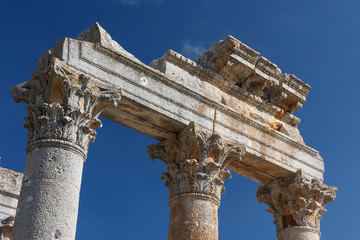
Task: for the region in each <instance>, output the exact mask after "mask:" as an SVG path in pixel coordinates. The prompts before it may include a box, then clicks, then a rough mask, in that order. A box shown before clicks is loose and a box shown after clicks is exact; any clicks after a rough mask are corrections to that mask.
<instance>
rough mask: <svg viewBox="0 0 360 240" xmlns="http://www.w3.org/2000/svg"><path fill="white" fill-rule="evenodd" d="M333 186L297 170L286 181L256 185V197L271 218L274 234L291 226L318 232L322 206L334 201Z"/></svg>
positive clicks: (322, 211)
mask: <svg viewBox="0 0 360 240" xmlns="http://www.w3.org/2000/svg"><path fill="white" fill-rule="evenodd" d="M336 192H337V188H336V187H330V186H327V185H325V184H323V183H322V182H321V181H320V180H318V179H309V178H307V177H305V176H304V174H303V173H302V171H301V170H298V171H297V172H296V173H295V174H293V175H292V176H289V177H288V178H286V179H278V180H275V181H274V182H272V183H270V184H267V185H264V186H259V187H258V189H257V192H256V195H255V196H256V198H257V200H258V202H259V203H266V204H267V205H269V207H270V209H269V210H268V212H270V213H272V214H273V215H274V218H275V221H274V223H275V224H276V229H277V232H279V231H281V230H283V229H285V228H288V227H294V226H303V227H310V228H314V229H316V230H319V229H320V219H321V216H322V214H323V213H325V212H326V209H325V205H326V204H327V203H328V202H332V201H333V200H334V199H335V196H336Z"/></svg>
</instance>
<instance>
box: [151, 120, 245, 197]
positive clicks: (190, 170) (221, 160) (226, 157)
mask: <svg viewBox="0 0 360 240" xmlns="http://www.w3.org/2000/svg"><path fill="white" fill-rule="evenodd" d="M148 153H149V156H150V158H151V159H155V158H156V159H160V160H161V161H163V162H165V163H166V164H167V166H166V170H167V171H168V172H166V173H163V174H162V176H161V178H162V179H165V180H166V183H165V185H166V186H167V187H169V190H170V199H171V198H172V197H176V196H178V195H181V194H198V195H201V196H203V197H207V198H211V199H212V200H214V201H216V202H217V203H219V201H220V195H221V193H224V190H225V188H224V187H223V184H224V180H225V179H227V178H230V177H231V174H230V172H229V171H228V170H225V168H226V166H227V165H228V164H229V163H230V162H232V161H240V160H241V159H242V157H243V155H244V154H245V149H244V147H243V146H240V145H236V144H233V143H230V142H227V141H224V140H222V139H221V137H220V136H219V135H216V134H215V135H212V134H209V133H207V132H205V131H203V130H202V129H201V128H200V127H199V126H197V125H196V124H194V123H191V124H190V125H188V126H187V127H186V128H185V129H184V130H183V131H182V132H180V133H179V134H178V136H177V138H176V139H167V140H163V141H161V142H159V143H156V144H153V145H150V146H148Z"/></svg>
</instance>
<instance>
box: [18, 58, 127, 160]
mask: <svg viewBox="0 0 360 240" xmlns="http://www.w3.org/2000/svg"><path fill="white" fill-rule="evenodd" d="M11 93H12V96H13V98H14V100H15V101H16V102H25V103H27V104H28V106H27V107H26V110H27V112H28V114H29V116H28V117H25V122H26V123H25V125H24V127H25V128H27V129H28V132H29V133H28V146H30V145H32V144H34V143H38V142H50V141H52V142H57V143H65V144H70V145H74V146H76V147H78V148H80V149H81V150H82V151H83V152H84V154H86V152H87V148H88V144H89V143H90V142H94V140H95V135H96V131H95V128H97V127H101V126H102V125H101V121H100V120H99V119H98V117H99V115H100V113H101V112H102V111H103V110H104V109H105V108H106V107H108V106H116V105H117V102H118V101H120V99H121V89H117V88H115V87H114V86H110V85H106V84H104V83H101V82H98V81H95V80H94V79H91V78H90V77H88V76H86V75H84V74H78V73H77V72H76V71H75V70H74V69H72V68H70V67H69V66H67V65H65V64H64V63H62V62H61V61H60V60H59V59H56V58H52V59H51V62H50V63H49V64H48V65H47V66H46V67H43V68H42V69H41V70H40V71H38V72H34V73H32V74H31V80H29V81H28V82H25V83H21V84H19V85H16V86H13V87H12V89H11Z"/></svg>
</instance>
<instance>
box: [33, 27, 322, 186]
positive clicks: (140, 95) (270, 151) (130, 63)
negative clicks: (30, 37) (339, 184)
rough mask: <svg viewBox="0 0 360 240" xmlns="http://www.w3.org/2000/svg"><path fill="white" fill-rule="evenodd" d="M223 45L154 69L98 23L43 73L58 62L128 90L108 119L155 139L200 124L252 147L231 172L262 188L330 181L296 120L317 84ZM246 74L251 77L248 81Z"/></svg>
mask: <svg viewBox="0 0 360 240" xmlns="http://www.w3.org/2000/svg"><path fill="white" fill-rule="evenodd" d="M215 45H216V46H217V47H214V48H210V49H209V51H208V52H207V53H204V55H203V56H202V57H200V58H199V60H198V63H195V62H193V61H191V60H190V59H187V58H185V57H183V56H181V55H180V54H178V53H175V52H174V51H171V50H170V51H168V52H167V53H166V54H165V55H164V56H163V57H162V58H160V59H159V60H156V61H154V62H153V63H151V64H150V66H147V65H145V64H143V63H141V62H139V61H138V60H136V59H134V57H133V56H130V55H128V54H127V53H124V51H123V49H122V48H119V47H118V45H117V44H115V42H114V40H112V39H111V37H110V35H109V34H108V33H106V31H105V30H103V29H102V28H101V27H100V26H99V25H98V24H95V25H94V26H93V27H92V28H91V29H90V30H88V31H87V32H86V33H84V34H81V36H80V37H79V38H78V39H77V40H75V39H70V38H65V39H63V40H61V41H59V42H58V43H57V44H56V46H54V47H53V48H52V49H51V50H50V51H49V52H48V53H46V54H45V55H44V56H43V57H41V59H40V60H39V62H38V68H39V69H42V66H46V65H47V63H48V62H49V61H50V59H53V58H58V59H59V60H60V61H61V62H62V63H63V64H65V65H66V66H68V67H71V68H74V69H76V70H77V71H78V72H79V73H83V74H85V75H90V76H91V77H92V78H94V79H95V80H97V81H99V82H102V83H106V84H111V85H114V86H116V87H118V88H122V89H123V95H122V96H123V97H122V101H121V102H120V103H119V104H118V106H117V107H116V108H115V107H110V108H107V109H105V110H104V111H103V113H102V115H103V116H104V117H106V118H108V119H110V120H112V121H115V122H117V123H120V124H123V125H124V126H126V127H129V128H132V129H134V130H136V131H139V132H141V133H144V134H146V135H148V136H150V137H153V138H156V139H159V140H163V139H167V138H172V137H174V136H175V135H176V134H177V133H178V132H180V131H181V130H182V129H184V128H185V126H187V125H188V124H189V123H190V122H195V123H196V124H198V125H199V126H200V127H201V128H203V129H204V130H206V131H208V132H214V133H217V134H220V135H221V136H222V138H224V139H226V140H229V141H232V142H235V143H238V144H241V145H244V146H245V147H246V154H245V156H244V158H243V161H241V163H239V162H233V163H232V164H229V165H228V168H229V169H231V170H234V171H235V172H236V173H239V174H242V175H244V176H246V177H249V178H251V179H253V180H255V181H258V182H260V183H268V182H271V181H273V180H274V179H276V178H279V177H285V176H288V175H289V174H291V173H294V172H296V170H297V169H302V170H303V172H304V173H305V174H306V175H308V176H311V177H316V178H319V179H322V178H323V171H324V163H323V160H322V158H321V156H320V155H319V153H318V152H317V151H316V150H314V149H312V148H310V147H308V146H306V145H305V143H304V141H303V139H302V137H301V134H300V132H299V130H298V128H297V125H298V123H299V122H300V120H299V119H298V118H296V117H295V116H294V115H293V114H292V111H293V110H294V109H296V108H297V107H298V106H300V105H299V104H303V102H304V101H305V97H306V95H307V92H308V90H309V86H308V85H306V84H304V83H303V82H302V81H300V80H298V79H297V78H295V77H294V76H292V75H287V74H281V72H280V70H279V69H278V67H276V65H274V64H272V63H271V62H270V61H268V60H266V59H265V58H262V57H259V56H258V53H256V52H255V51H254V50H252V49H250V48H249V47H247V46H245V45H244V44H242V43H240V42H239V41H238V40H236V39H234V38H232V37H229V38H228V39H226V40H225V41H223V43H219V44H215ZM217 59H222V60H221V61H220V62H219V61H217ZM245 68H248V70H246V69H245ZM244 69H245V70H244ZM240 72H241V73H242V74H243V75H244V74H245V75H246V76H247V74H250V75H249V76H248V77H246V79H247V80H246V79H245V77H244V76H245V75H244V76H240V75H241V74H240ZM226 73H227V74H226Z"/></svg>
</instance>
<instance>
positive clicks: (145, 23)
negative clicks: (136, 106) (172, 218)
mask: <svg viewBox="0 0 360 240" xmlns="http://www.w3.org/2000/svg"><path fill="white" fill-rule="evenodd" d="M359 11H360V2H359V1H355V0H353V1H350V0H349V1H347V0H344V1H333V0H328V1H325V0H318V1H310V0H304V1H289V0H288V1H285V0H284V1H280V0H279V1H266V0H257V1H255V0H254V1H239V0H231V1H230V0H229V1H219V0H218V1H215V0H208V1H201V0H197V1H189V0H182V1H174V0H103V1H100V0H87V1H49V0H47V1H15V0H13V1H5V2H3V3H2V4H1V7H0V20H1V22H2V26H1V31H2V34H1V38H0V43H1V46H2V47H1V50H0V53H1V58H0V66H1V69H2V71H1V73H2V76H1V88H0V91H1V94H0V98H1V101H0V102H1V109H2V116H3V117H2V118H1V120H0V124H1V126H2V131H1V140H0V141H1V142H0V143H1V144H0V156H1V160H0V166H1V167H6V168H11V169H13V170H15V171H23V168H24V164H25V159H26V154H25V146H26V138H27V132H26V130H25V129H24V128H22V126H23V125H24V122H23V117H25V116H26V112H25V110H24V107H25V104H22V103H21V104H16V103H15V102H14V101H13V100H12V97H11V95H10V87H11V86H12V85H15V84H18V83H21V82H24V81H27V80H29V79H30V73H31V72H32V71H35V69H36V61H37V59H38V58H39V57H40V56H41V55H42V54H43V53H44V52H46V51H47V50H48V49H50V48H51V47H52V46H53V45H55V43H56V42H57V41H58V40H60V39H61V38H63V37H72V38H76V37H77V35H78V34H79V33H81V32H82V31H83V30H86V29H88V28H89V27H90V26H91V25H92V24H93V23H94V22H95V21H97V22H99V23H100V25H101V26H102V27H103V28H104V29H106V30H107V31H108V32H109V33H110V34H111V36H112V38H113V39H114V40H116V41H117V42H119V44H120V45H121V46H122V47H124V48H125V49H126V50H127V51H129V52H130V53H132V54H133V55H135V56H136V57H137V58H138V59H140V60H141V61H143V62H144V63H147V64H148V63H150V61H151V60H153V59H156V58H159V57H161V56H162V55H163V54H164V53H165V52H166V51H167V50H168V49H173V50H174V51H177V52H179V53H182V54H183V55H185V56H187V57H190V58H192V59H195V58H196V57H197V56H198V55H199V54H200V53H201V52H202V51H204V50H205V49H207V48H208V47H210V46H211V45H212V44H213V43H215V42H216V41H218V40H219V39H225V38H226V37H227V36H228V35H232V36H234V37H235V38H237V39H239V40H240V41H242V42H244V43H245V44H247V45H248V46H250V47H251V48H253V49H255V50H257V51H259V52H260V53H261V54H262V56H264V57H266V58H268V59H269V60H271V61H272V62H274V63H275V64H277V65H278V66H279V67H280V68H281V69H282V71H283V72H287V73H293V74H295V75H296V76H297V77H299V78H300V79H302V80H303V81H304V82H306V83H308V84H309V85H310V86H311V87H312V89H311V90H310V93H309V95H308V98H307V103H306V104H304V108H303V109H301V110H299V111H296V112H295V115H296V116H297V117H300V118H301V120H302V122H301V123H300V125H299V129H300V131H301V133H302V136H303V138H304V140H305V142H306V143H307V145H309V146H311V147H313V148H315V149H317V150H319V151H320V154H321V156H322V157H323V158H324V161H325V175H324V176H325V184H328V185H332V186H337V187H339V192H338V194H337V198H336V200H335V202H333V203H329V204H328V205H327V209H328V213H325V214H324V215H323V219H322V221H321V232H322V235H323V237H322V239H326V240H338V239H347V240H356V239H358V237H357V236H356V235H358V232H357V229H358V216H359V214H360V211H359V208H358V206H357V201H358V199H360V193H359V191H358V190H357V189H358V188H359V186H358V185H357V184H358V183H359V182H360V177H359V171H360V163H359V162H360V157H359V151H358V150H359V147H360V140H359V135H360V124H359V123H357V119H359V118H360V107H359V106H358V104H359V103H360V100H359V96H360V93H359V89H360V79H359V77H358V73H357V69H359V67H360V61H359V56H360V32H359V29H360V26H359V25H360V14H359ZM102 121H103V125H104V127H103V128H102V129H98V131H97V132H98V135H97V139H96V142H95V143H94V144H91V145H90V146H89V149H90V150H89V154H88V159H87V161H86V162H85V165H84V174H83V182H82V190H81V197H80V209H79V218H78V229H77V237H76V239H79V240H85V239H86V240H88V239H129V240H132V239H151V240H152V239H154V240H161V239H166V237H167V228H168V218H169V207H168V205H167V201H168V190H167V188H166V187H165V186H164V182H163V181H161V180H160V175H161V173H162V172H164V171H165V169H164V164H163V163H162V162H160V161H154V162H151V161H150V160H149V158H148V156H147V150H146V146H147V145H148V144H151V143H154V142H156V140H154V139H150V138H149V137H146V136H144V135H142V134H140V133H137V132H135V131H133V130H131V129H127V128H125V127H123V126H121V125H117V124H114V123H112V122H110V121H108V120H106V119H102ZM258 185H259V184H258V183H256V182H253V181H251V180H249V179H246V178H244V177H242V176H239V175H236V174H233V178H232V179H229V180H227V181H226V182H225V187H226V193H225V195H223V197H222V202H221V204H222V205H221V207H220V210H219V232H220V239H221V240H230V239H248V240H258V239H276V237H275V225H274V224H273V223H272V222H273V218H272V215H271V214H269V213H266V212H265V210H266V209H267V206H266V205H264V204H262V205H260V204H258V203H257V201H256V199H255V197H254V194H255V191H256V187H257V186H258Z"/></svg>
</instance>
